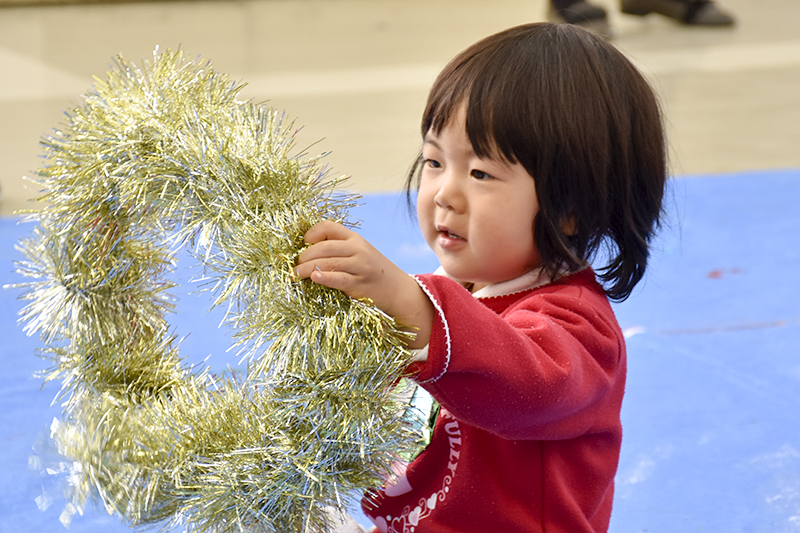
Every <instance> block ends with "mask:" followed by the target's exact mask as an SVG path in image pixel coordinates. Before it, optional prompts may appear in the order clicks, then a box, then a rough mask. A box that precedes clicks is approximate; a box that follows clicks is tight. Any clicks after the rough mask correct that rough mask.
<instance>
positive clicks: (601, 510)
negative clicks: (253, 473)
mask: <svg viewBox="0 0 800 533" xmlns="http://www.w3.org/2000/svg"><path fill="white" fill-rule="evenodd" d="M417 279H418V281H419V282H420V285H421V286H422V287H423V289H424V290H425V291H426V292H427V293H428V295H429V297H430V298H431V301H432V302H433V303H434V307H436V309H437V317H436V318H435V320H434V325H433V332H432V335H431V340H430V344H429V347H428V355H427V360H426V361H424V362H420V363H414V364H413V365H412V366H411V368H410V371H411V372H412V373H413V375H414V376H415V379H416V380H417V382H418V383H419V384H420V385H421V386H423V387H424V388H425V389H427V390H428V391H429V392H430V393H431V395H432V396H433V397H434V398H435V399H436V400H437V401H438V402H439V403H440V404H441V405H442V409H441V412H440V415H439V418H438V420H437V422H436V426H435V428H434V432H433V437H432V440H431V443H430V445H429V446H428V447H427V448H425V450H423V452H422V453H421V454H420V455H419V456H418V457H417V458H416V459H414V461H412V462H411V463H410V464H409V465H408V466H407V468H406V469H405V470H403V469H402V468H401V471H400V476H399V479H398V480H396V481H395V482H394V483H392V484H389V485H387V486H386V487H384V489H382V490H380V491H377V492H371V493H369V494H367V495H366V496H365V498H364V501H363V509H364V512H365V514H367V515H368V516H369V517H370V518H371V519H372V520H373V522H375V524H376V525H377V527H378V530H379V531H381V532H383V533H456V532H458V533H471V532H475V533H496V532H497V533H499V532H503V533H528V532H531V533H533V532H548V533H556V532H563V533H579V532H601V531H602V532H604V531H607V529H608V523H609V519H610V516H611V503H612V498H613V492H614V490H613V489H614V474H615V472H616V469H617V462H618V458H619V450H620V442H621V438H622V428H621V425H620V407H621V404H622V396H623V392H624V387H625V370H626V360H625V345H624V340H623V336H622V332H621V331H620V328H619V326H618V324H617V321H616V319H615V317H614V314H613V312H612V310H611V307H610V305H609V303H608V300H607V299H606V297H605V295H604V294H603V291H602V288H601V287H600V286H599V285H598V283H597V282H596V280H595V275H594V272H593V271H592V270H591V269H589V268H587V269H585V270H583V271H581V272H579V273H576V274H572V275H569V276H565V277H562V278H560V279H558V280H557V281H555V282H552V283H545V284H544V285H542V284H541V283H542V282H541V281H538V282H537V281H536V280H534V281H533V282H532V283H531V284H529V287H530V286H531V285H532V286H533V288H527V289H526V290H522V291H521V292H513V293H511V294H501V295H496V296H492V297H486V298H481V297H480V295H481V292H486V291H480V292H479V293H476V295H475V297H473V295H471V294H470V293H469V292H468V291H466V290H465V289H464V288H463V287H461V286H460V285H459V284H457V283H456V282H454V281H452V280H450V279H447V278H446V277H443V276H437V275H423V276H419V277H418V278H417ZM495 292H497V291H495Z"/></svg>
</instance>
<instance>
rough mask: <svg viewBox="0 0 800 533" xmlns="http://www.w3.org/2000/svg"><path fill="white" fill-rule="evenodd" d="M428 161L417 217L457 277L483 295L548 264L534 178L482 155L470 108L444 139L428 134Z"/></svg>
mask: <svg viewBox="0 0 800 533" xmlns="http://www.w3.org/2000/svg"><path fill="white" fill-rule="evenodd" d="M422 157H423V159H424V160H425V163H424V166H423V169H422V174H421V179H420V187H419V196H418V199H417V217H418V219H419V225H420V228H421V229H422V233H423V235H424V236H425V240H426V241H427V243H428V246H430V247H431V248H432V249H433V251H434V252H436V256H437V257H438V258H439V261H440V262H441V264H442V267H443V268H444V270H445V271H446V272H447V273H448V274H449V275H450V276H452V277H453V278H455V279H457V280H458V281H460V282H462V283H472V284H474V286H473V288H472V290H473V291H476V290H478V289H480V288H481V287H484V286H486V285H488V284H491V283H498V282H501V281H507V280H510V279H513V278H516V277H518V276H520V275H522V274H525V273H526V272H528V271H529V270H531V269H533V268H535V267H537V266H539V265H540V263H541V260H540V257H539V253H538V251H537V249H536V245H535V244H534V242H533V218H534V216H535V215H536V213H537V211H538V210H539V203H538V201H537V198H536V189H535V185H534V181H533V178H532V177H531V176H530V174H528V172H527V171H526V170H525V168H524V167H523V166H522V165H520V164H519V163H516V164H513V165H512V164H509V163H508V162H505V161H503V160H494V159H482V158H479V157H478V156H476V155H475V152H474V150H473V149H472V145H471V144H470V142H469V138H468V137H467V132H466V125H465V121H464V109H463V107H462V109H461V112H460V113H458V114H457V115H456V116H455V117H454V118H453V119H452V120H451V121H450V123H449V124H448V125H447V126H446V127H445V128H443V129H442V131H441V132H440V134H439V135H436V134H434V133H433V132H432V131H429V132H428V134H427V135H426V136H425V140H424V143H423V147H422Z"/></svg>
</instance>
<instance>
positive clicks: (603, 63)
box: [406, 23, 667, 300]
mask: <svg viewBox="0 0 800 533" xmlns="http://www.w3.org/2000/svg"><path fill="white" fill-rule="evenodd" d="M462 104H466V128H467V136H468V137H469V140H470V142H471V143H472V147H473V149H474V150H475V153H476V154H477V155H478V156H479V157H488V158H502V159H505V160H506V161H508V162H510V163H512V164H514V163H520V164H521V165H522V166H523V167H524V168H525V169H526V170H527V171H528V173H529V174H530V175H531V176H533V178H534V180H535V182H536V194H537V197H538V201H539V212H538V213H537V215H536V217H535V219H534V239H535V242H536V246H537V248H538V250H539V253H540V255H541V258H542V261H543V265H544V267H545V268H546V269H547V271H548V272H550V273H551V274H552V275H556V274H557V273H559V272H563V271H564V270H567V271H575V270H578V269H579V268H581V267H582V266H583V265H584V264H585V263H586V262H588V261H592V260H596V259H597V260H600V259H601V256H602V261H601V264H600V265H595V268H596V270H597V276H598V278H599V279H600V282H601V283H602V284H603V286H604V289H605V292H606V294H607V295H608V296H609V298H611V299H613V300H624V299H626V298H627V297H628V296H629V295H630V293H631V291H632V290H633V288H634V286H635V285H636V284H637V283H638V282H639V281H640V280H641V279H642V276H643V275H644V272H645V268H646V266H647V258H648V255H649V243H650V241H651V239H652V237H653V235H654V232H655V230H656V229H657V228H658V227H659V220H660V217H661V215H662V198H663V195H664V188H665V184H666V178H667V161H666V145H665V140H664V132H663V123H662V119H661V112H660V109H659V105H658V101H657V99H656V97H655V95H654V93H653V90H652V89H651V87H650V85H649V84H648V83H647V81H646V80H645V79H644V77H643V76H642V75H641V73H639V71H638V70H637V69H636V68H635V67H634V66H633V65H632V64H631V63H630V61H628V60H627V59H626V58H625V56H623V55H622V53H620V52H619V51H618V50H617V49H616V48H614V47H613V46H612V45H610V44H609V43H607V42H606V41H604V40H602V39H601V38H598V37H596V36H595V35H593V34H591V33H589V32H588V31H585V30H582V29H580V28H577V27H575V26H571V25H566V24H565V25H554V24H546V23H536V24H527V25H523V26H518V27H515V28H511V29H508V30H506V31H503V32H501V33H498V34H496V35H493V36H491V37H488V38H486V39H484V40H482V41H479V42H478V43H476V44H474V45H472V46H471V47H469V48H467V49H466V50H465V51H464V52H462V53H461V54H459V55H458V56H456V57H455V58H454V59H453V60H452V61H451V62H450V63H449V64H448V65H447V66H446V67H445V68H444V70H443V71H442V72H441V73H440V74H439V76H438V78H437V79H436V81H435V82H434V84H433V87H432V88H431V91H430V94H429V96H428V103H427V105H426V108H425V113H424V115H423V117H422V135H423V137H424V136H425V134H426V133H427V132H428V131H432V132H434V133H436V134H439V133H440V132H441V130H442V129H443V128H444V127H445V126H446V125H447V124H448V123H449V121H450V120H451V119H453V117H454V116H455V114H456V113H457V111H458V110H459V108H460V106H461V105H462ZM421 166H422V165H421V157H420V159H418V161H417V163H415V165H414V166H413V168H412V169H411V172H410V173H409V176H408V179H407V181H406V193H407V195H408V198H409V201H411V198H412V193H413V190H416V189H417V188H418V187H419V175H420V170H421ZM564 228H569V230H568V233H565V231H564Z"/></svg>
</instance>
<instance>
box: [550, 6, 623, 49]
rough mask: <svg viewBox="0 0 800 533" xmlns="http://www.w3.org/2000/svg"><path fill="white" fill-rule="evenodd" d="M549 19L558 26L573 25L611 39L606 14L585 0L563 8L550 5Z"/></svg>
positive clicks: (603, 10)
mask: <svg viewBox="0 0 800 533" xmlns="http://www.w3.org/2000/svg"><path fill="white" fill-rule="evenodd" d="M548 15H549V19H550V20H551V21H552V22H557V23H559V24H575V25H576V26H581V27H582V28H586V29H587V30H589V31H591V32H594V33H596V34H597V35H600V36H601V37H604V38H606V39H610V38H611V27H610V26H609V25H608V14H607V13H606V10H605V9H603V8H602V7H597V6H594V5H592V4H590V3H589V2H587V1H586V0H577V1H576V2H573V3H571V4H570V5H569V6H568V7H565V8H556V7H554V6H553V4H552V3H551V4H550V11H549V14H548Z"/></svg>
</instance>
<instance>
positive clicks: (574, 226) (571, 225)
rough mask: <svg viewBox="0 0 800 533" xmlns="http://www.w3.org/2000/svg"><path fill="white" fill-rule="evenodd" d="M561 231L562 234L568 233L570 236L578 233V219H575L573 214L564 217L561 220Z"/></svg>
mask: <svg viewBox="0 0 800 533" xmlns="http://www.w3.org/2000/svg"><path fill="white" fill-rule="evenodd" d="M561 231H562V232H563V233H564V235H569V236H570V237H572V236H573V235H575V234H576V233H578V221H577V220H575V216H574V215H569V216H566V217H564V219H563V220H562V222H561Z"/></svg>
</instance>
